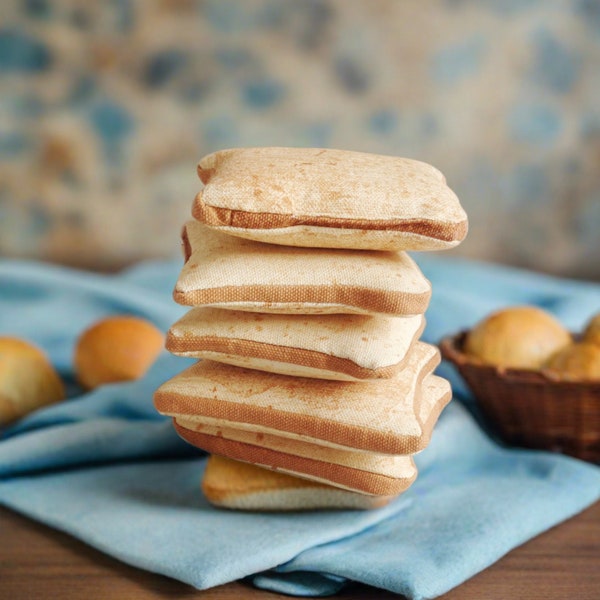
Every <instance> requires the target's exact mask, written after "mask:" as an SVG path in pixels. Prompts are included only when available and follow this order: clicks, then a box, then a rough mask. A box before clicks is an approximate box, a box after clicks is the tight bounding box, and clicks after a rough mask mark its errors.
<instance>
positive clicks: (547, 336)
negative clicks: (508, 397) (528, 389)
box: [464, 306, 572, 369]
mask: <svg viewBox="0 0 600 600" xmlns="http://www.w3.org/2000/svg"><path fill="white" fill-rule="evenodd" d="M571 341H572V339H571V334H570V333H569V332H568V331H567V330H566V329H565V328H564V327H563V326H562V325H561V324H560V323H559V322H558V321H557V320H556V319H555V318H554V317H553V316H552V315H550V314H548V313H547V312H545V311H543V310H542V309H540V308H537V307H535V306H515V307H509V308H505V309H503V310H500V311H497V312H495V313H493V314H491V315H489V316H488V317H486V318H485V319H483V320H482V321H480V322H479V323H478V324H477V325H476V326H475V327H474V328H473V329H471V331H470V332H469V333H468V335H467V337H466V340H465V344H464V351H465V352H466V353H467V354H469V355H471V356H474V357H476V358H478V359H479V360H481V361H482V362H483V363H485V364H490V365H497V366H500V367H512V368H521V369H539V368H540V367H541V366H542V365H543V364H544V363H545V362H546V361H547V360H548V359H549V358H550V357H551V356H552V355H553V354H555V353H556V352H557V351H558V350H560V349H562V348H564V347H565V346H566V345H568V344H570V343H571Z"/></svg>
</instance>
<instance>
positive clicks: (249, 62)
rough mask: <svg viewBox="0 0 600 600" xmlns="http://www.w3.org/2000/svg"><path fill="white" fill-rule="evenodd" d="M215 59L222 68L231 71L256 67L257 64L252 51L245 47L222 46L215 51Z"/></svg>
mask: <svg viewBox="0 0 600 600" xmlns="http://www.w3.org/2000/svg"><path fill="white" fill-rule="evenodd" d="M214 57H215V60H216V61H217V62H218V63H219V65H220V66H221V67H224V68H226V69H231V70H236V69H241V68H244V67H250V66H255V65H256V63H257V60H256V56H254V54H253V53H252V51H251V50H250V49H249V48H243V47H235V46H221V47H219V48H217V49H216V50H215V54H214Z"/></svg>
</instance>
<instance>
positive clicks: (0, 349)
mask: <svg viewBox="0 0 600 600" xmlns="http://www.w3.org/2000/svg"><path fill="white" fill-rule="evenodd" d="M64 398H65V388H64V385H63V382H62V380H61V378H60V377H59V375H58V373H57V372H56V370H55V369H54V367H53V366H52V365H51V364H50V362H49V361H48V359H47V357H46V355H45V354H44V352H42V350H40V349H39V348H37V347H36V346H34V345H33V344H31V343H30V342H28V341H25V340H22V339H19V338H14V337H0V425H7V424H9V423H11V422H13V421H15V420H17V419H19V418H21V417H23V416H25V415H26V414H28V413H30V412H32V411H34V410H36V409H38V408H41V407H43V406H47V405H49V404H54V403H55V402H60V401H61V400H63V399H64Z"/></svg>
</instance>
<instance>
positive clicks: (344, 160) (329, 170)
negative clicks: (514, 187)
mask: <svg viewBox="0 0 600 600" xmlns="http://www.w3.org/2000/svg"><path fill="white" fill-rule="evenodd" d="M198 175H199V177H200V179H201V180H202V182H203V183H204V184H205V187H204V189H203V190H202V191H201V192H200V193H199V194H198V195H197V197H196V199H195V201H194V205H193V208H192V214H193V216H194V218H196V219H198V220H199V221H201V222H202V223H205V224H206V225H208V226H210V227H215V228H217V229H219V230H221V231H223V232H226V233H229V234H232V235H237V236H241V237H246V238H249V239H254V240H259V241H263V242H270V243H275V244H284V245H290V246H304V247H320V248H350V249H363V250H367V249H368V250H444V249H448V248H452V247H454V246H456V245H457V244H459V243H460V242H461V241H462V239H463V238H464V237H465V235H466V233H467V228H468V224H467V216H466V214H465V212H464V210H463V209H462V207H461V205H460V203H459V200H458V198H457V197H456V195H455V194H454V192H453V191H452V190H451V189H450V188H449V187H448V185H447V184H446V180H445V178H444V176H443V175H442V174H441V173H440V172H439V171H438V170H437V169H435V168H434V167H432V166H431V165H428V164H426V163H423V162H420V161H416V160H411V159H407V158H397V157H392V156H382V155H376V154H366V153H363V152H352V151H348V150H333V149H323V148H279V147H275V148H268V147H264V148H236V149H231V150H221V151H219V152H215V153H213V154H209V155H208V156H205V157H204V158H203V159H202V160H201V161H200V163H199V164H198Z"/></svg>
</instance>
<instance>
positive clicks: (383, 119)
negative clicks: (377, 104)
mask: <svg viewBox="0 0 600 600" xmlns="http://www.w3.org/2000/svg"><path fill="white" fill-rule="evenodd" d="M397 125H398V115H397V114H396V111H394V110H390V109H388V108H382V109H380V110H377V111H375V112H374V113H372V114H371V116H370V117H369V129H370V130H371V131H372V132H373V133H376V134H387V133H391V132H392V131H393V130H394V129H396V126H397Z"/></svg>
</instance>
